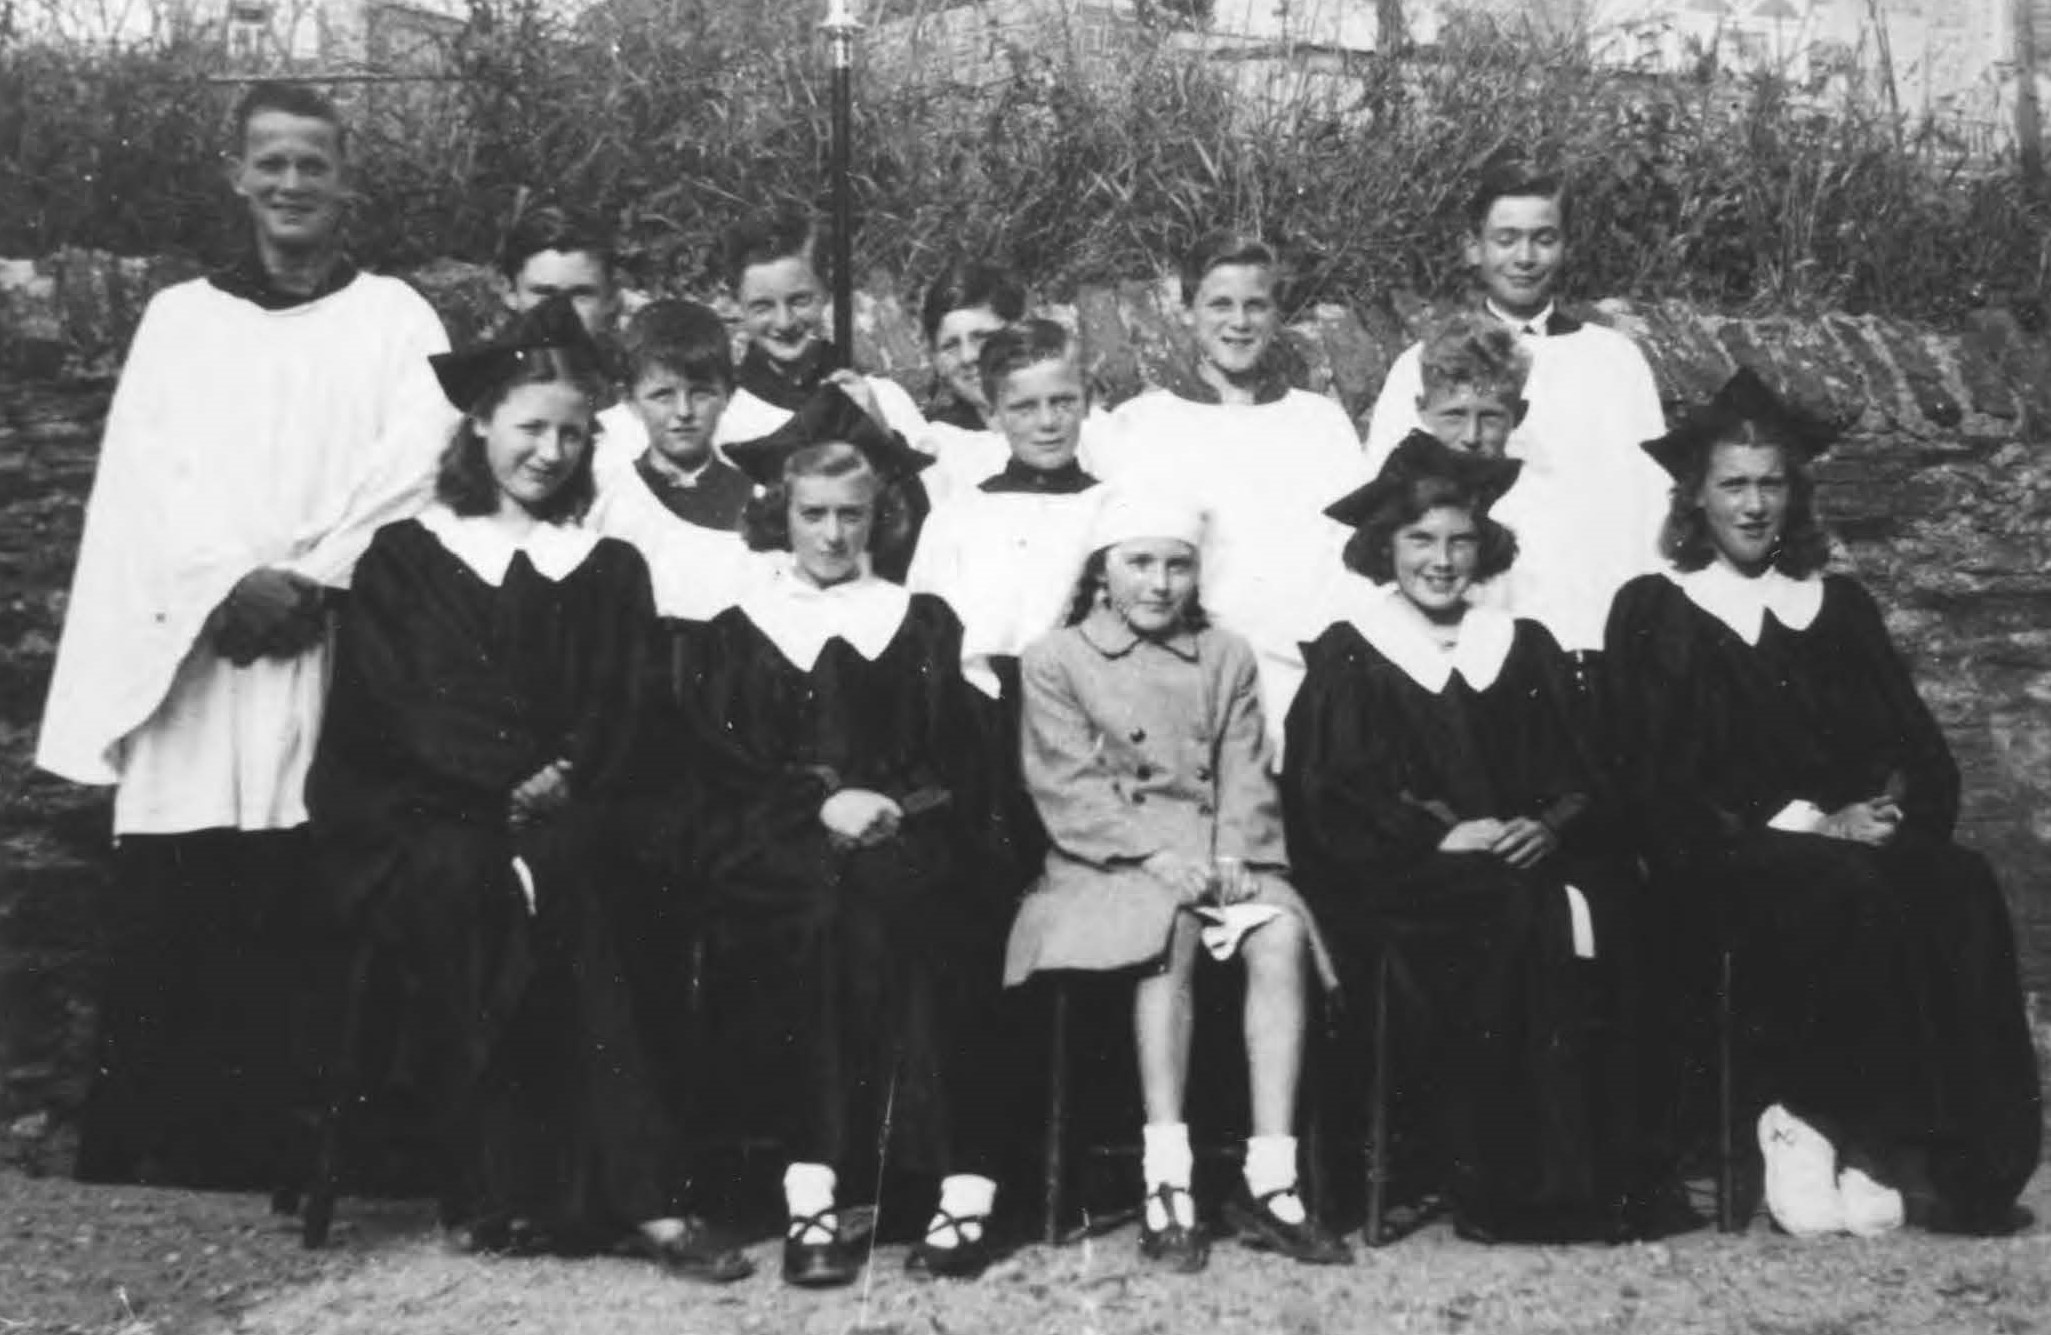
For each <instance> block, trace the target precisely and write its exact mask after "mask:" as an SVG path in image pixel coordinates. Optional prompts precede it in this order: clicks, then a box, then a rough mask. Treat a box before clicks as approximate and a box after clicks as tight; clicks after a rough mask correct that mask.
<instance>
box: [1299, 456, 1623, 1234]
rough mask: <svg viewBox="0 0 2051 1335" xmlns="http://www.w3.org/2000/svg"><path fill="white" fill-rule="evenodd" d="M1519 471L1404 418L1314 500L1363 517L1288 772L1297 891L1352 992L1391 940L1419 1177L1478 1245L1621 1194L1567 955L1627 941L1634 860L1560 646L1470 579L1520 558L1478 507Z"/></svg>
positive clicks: (1398, 1068)
mask: <svg viewBox="0 0 2051 1335" xmlns="http://www.w3.org/2000/svg"><path fill="white" fill-rule="evenodd" d="M1518 469H1519V465H1518V464H1517V463H1516V462H1515V461H1505V460H1495V459H1489V458H1486V457H1485V456H1481V455H1474V454H1463V453H1460V452H1457V451H1455V450H1453V449H1451V448H1449V447H1448V446H1446V445H1444V444H1442V443H1440V442H1439V441H1437V440H1436V439H1433V438H1432V437H1430V436H1424V435H1412V436H1410V437H1408V438H1406V439H1405V440H1404V441H1403V442H1402V443H1401V444H1400V445H1399V446H1398V447H1397V448H1396V450H1395V452H1394V453H1393V454H1391V455H1390V457H1389V459H1388V462H1387V463H1386V464H1385V465H1384V467H1383V468H1382V471H1381V473H1380V474H1379V475H1378V476H1377V477H1376V478H1375V479H1374V481H1372V482H1370V483H1369V484H1368V485H1366V486H1365V487H1362V488H1361V489H1360V490H1358V491H1356V492H1354V493H1353V494H1352V495H1349V496H1347V497H1346V498H1345V499H1343V500H1341V501H1339V502H1337V503H1335V504H1334V505H1333V506H1332V507H1331V508H1330V509H1329V510H1328V511H1327V512H1326V513H1327V514H1329V515H1331V516H1332V517H1333V518H1335V519H1337V520H1339V521H1340V522H1342V523H1346V524H1350V525H1353V526H1354V527H1355V533H1354V536H1353V538H1352V539H1351V541H1350V542H1349V543H1348V544H1347V546H1346V550H1345V565H1346V568H1347V569H1348V570H1350V571H1352V572H1353V573H1354V574H1355V575H1357V576H1359V577H1360V578H1358V579H1354V580H1351V581H1349V586H1350V587H1349V588H1348V590H1347V597H1346V598H1345V599H1344V601H1343V602H1342V604H1341V605H1342V606H1344V607H1345V608H1346V612H1345V616H1344V618H1343V619H1342V620H1339V621H1337V622H1335V623H1334V624H1333V625H1331V626H1330V627H1328V628H1327V629H1326V630H1325V632H1324V633H1323V634H1322V635H1320V636H1319V637H1318V638H1317V640H1316V641H1315V642H1313V643H1312V644H1310V645H1309V646H1307V647H1306V650H1305V654H1306V665H1307V675H1306V676H1305V679H1304V683H1303V689H1302V691H1301V692H1300V693H1299V694H1298V695H1297V697H1296V702H1295V704H1294V706H1293V707H1292V708H1291V710H1290V713H1289V720H1288V727H1287V738H1288V742H1287V746H1286V748H1285V753H1284V754H1285V761H1284V769H1283V776H1282V789H1283V810H1284V812H1285V813H1286V815H1287V820H1288V831H1289V847H1290V849H1291V851H1292V852H1293V853H1294V854H1295V857H1296V865H1297V868H1298V874H1299V876H1300V877H1301V882H1302V885H1303V888H1304V894H1305V896H1306V897H1307V898H1308V899H1309V900H1310V902H1311V904H1312V905H1313V906H1314V907H1315V908H1316V910H1317V914H1318V918H1319V921H1320V922H1321V923H1323V924H1324V926H1325V929H1326V930H1327V931H1328V932H1330V933H1331V935H1332V941H1333V946H1334V952H1335V954H1336V955H1337V957H1338V959H1339V961H1340V970H1341V976H1342V977H1343V978H1344V979H1345V983H1346V988H1347V992H1348V994H1349V995H1351V996H1354V997H1357V998H1361V999H1363V1000H1364V1001H1365V999H1368V998H1372V997H1373V996H1374V995H1375V988H1374V987H1373V976H1374V975H1373V968H1374V965H1375V963H1376V962H1377V961H1379V960H1381V959H1382V958H1383V957H1384V956H1386V961H1387V967H1389V968H1390V969H1391V971H1392V974H1391V976H1392V978H1393V979H1394V981H1395V986H1393V987H1391V988H1390V989H1389V991H1388V996H1389V999H1390V1004H1391V1005H1393V1006H1395V1007H1396V1010H1395V1011H1394V1012H1393V1014H1392V1016H1391V1023H1390V1032H1391V1034H1392V1035H1393V1040H1392V1041H1393V1042H1394V1044H1395V1047H1396V1052H1395V1056H1394V1058H1393V1059H1392V1060H1391V1061H1390V1062H1389V1069H1390V1070H1391V1071H1392V1072H1393V1073H1394V1074H1395V1076H1397V1077H1399V1078H1402V1079H1404V1080H1405V1081H1406V1082H1407V1083H1408V1085H1409V1087H1410V1088H1413V1089H1414V1088H1416V1087H1417V1086H1418V1085H1419V1084H1422V1085H1423V1086H1424V1087H1426V1088H1428V1089H1430V1090H1431V1091H1432V1095H1433V1097H1432V1098H1430V1099H1429V1100H1428V1101H1426V1108H1427V1111H1428V1113H1429V1115H1430V1118H1431V1124H1432V1126H1434V1127H1435V1128H1436V1129H1437V1133H1438V1134H1437V1135H1436V1137H1435V1139H1436V1141H1437V1146H1436V1149H1437V1151H1438V1153H1437V1156H1436V1158H1437V1161H1438V1164H1437V1166H1438V1169H1439V1171H1440V1172H1442V1173H1443V1176H1442V1177H1439V1178H1438V1179H1437V1180H1436V1181H1435V1182H1434V1183H1433V1185H1442V1186H1443V1189H1444V1191H1445V1193H1446V1195H1447V1196H1448V1197H1449V1198H1450V1202H1451V1205H1452V1208H1453V1212H1454V1220H1455V1227H1456V1229H1457V1230H1458V1231H1459V1232H1460V1233H1461V1235H1462V1236H1465V1237H1470V1238H1475V1239H1479V1240H1484V1241H1493V1240H1499V1239H1500V1240H1510V1239H1532V1240H1538V1239H1555V1238H1560V1237H1571V1236H1576V1235H1578V1234H1581V1233H1584V1232H1592V1233H1608V1232H1610V1231H1611V1228H1612V1221H1614V1220H1615V1218H1616V1211H1617V1209H1618V1208H1620V1207H1621V1204H1622V1201H1621V1199H1620V1198H1621V1195H1622V1188H1621V1185H1620V1183H1619V1181H1618V1173H1619V1166H1616V1165H1608V1164H1599V1163H1597V1162H1596V1161H1595V1159H1594V1150H1593V1146H1592V1144H1591V1140H1592V1139H1593V1138H1592V1136H1591V1134H1590V1131H1589V1126H1588V1122H1589V1115H1588V1113H1589V1110H1588V1106H1587V1100H1586V1098H1585V1095H1584V1087H1585V1084H1586V1080H1585V1078H1584V1075H1585V1073H1584V1071H1583V1069H1582V1068H1581V1066H1580V1064H1579V1062H1578V1060H1577V1059H1576V1057H1577V1052H1578V1049H1579V1046H1580V1045H1579V1044H1578V1043H1577V1042H1576V1041H1575V1039H1576V1036H1577V1035H1578V1033H1579V1031H1580V1028H1581V1026H1580V1025H1579V1024H1578V1022H1577V1019H1578V1012H1577V1000H1578V997H1579V990H1578V981H1579V980H1578V979H1577V977H1576V974H1575V970H1574V967H1573V966H1574V963H1575V958H1576V956H1582V957H1592V958H1596V959H1600V960H1603V961H1604V962H1606V963H1608V962H1612V961H1614V962H1615V964H1622V963H1624V962H1626V961H1627V960H1628V958H1629V955H1630V951H1629V950H1628V949H1627V946H1628V943H1629V940H1630V928H1629V927H1628V926H1627V925H1626V924H1625V921H1624V913H1625V909H1626V906H1627V903H1628V900H1629V898H1630V893H1631V891H1632V889H1633V886H1634V879H1633V876H1632V873H1631V870H1630V868H1629V866H1628V864H1627V863H1625V862H1623V861H1622V860H1620V859H1619V858H1617V857H1615V856H1613V855H1610V854H1609V853H1608V851H1607V849H1606V847H1605V841H1604V840H1603V839H1602V838H1601V837H1600V836H1601V834H1602V833H1603V831H1602V826H1603V824H1604V822H1603V820H1602V816H1603V811H1602V805H1601V803H1600V802H1599V801H1598V800H1597V796H1598V794H1597V791H1596V783H1595V780H1594V777H1593V775H1594V769H1593V766H1592V765H1591V764H1590V763H1589V761H1590V758H1591V755H1592V748H1584V746H1583V744H1582V741H1581V739H1579V738H1577V736H1576V735H1575V731H1574V729H1573V727H1572V725H1571V724H1570V723H1569V718H1570V715H1569V714H1568V712H1567V704H1568V699H1569V696H1568V690H1569V672H1568V665H1567V662H1566V659H1565V656H1564V655H1563V654H1562V653H1561V652H1560V649H1559V647H1558V646H1557V645H1556V644H1555V643H1554V641H1553V638H1552V636H1551V635H1550V634H1548V633H1547V631H1546V630H1545V628H1544V627H1542V626H1540V625H1539V624H1538V623H1536V622H1533V621H1522V620H1512V619H1511V618H1510V617H1509V616H1508V615H1506V614H1504V613H1502V612H1499V611H1495V610H1492V609H1488V608H1484V607H1477V606H1474V605H1472V604H1471V603H1470V599H1469V595H1470V593H1471V592H1472V591H1473V589H1474V587H1475V586H1476V585H1477V584H1480V583H1483V582H1485V581H1487V580H1489V579H1491V578H1494V577H1496V576H1499V575H1501V574H1502V573H1503V571H1504V570H1506V569H1508V568H1509V566H1510V564H1511V562H1512V561H1513V560H1514V559H1515V556H1516V551H1517V547H1516V540H1515V538H1514V537H1512V535H1511V534H1510V533H1509V531H1508V530H1506V529H1504V528H1503V527H1502V526H1501V525H1499V524H1497V523H1496V522H1495V521H1494V520H1492V519H1491V518H1489V516H1488V507H1489V505H1490V504H1491V503H1492V502H1493V501H1494V500H1495V499H1496V498H1497V497H1498V496H1500V495H1501V494H1502V493H1503V492H1504V491H1505V490H1507V489H1508V488H1509V486H1510V485H1511V483H1512V482H1514V481H1515V479H1516V477H1517V473H1518ZM1371 581H1372V582H1371ZM1377 583H1378V584H1380V585H1381V587H1376V584H1377ZM1620 1009H1622V1010H1625V1011H1628V1010H1629V1009H1630V1008H1629V1005H1628V1002H1627V1003H1626V1004H1625V1005H1624V1006H1622V1007H1620ZM1619 1083H1621V1082H1619ZM1382 1096H1383V1097H1387V1096H1388V1095H1387V1092H1386V1091H1384V1093H1383V1095H1382ZM1620 1101H1621V1102H1623V1103H1624V1104H1626V1105H1627V1106H1628V1102H1629V1097H1628V1091H1627V1090H1625V1091H1620ZM1615 1138H1616V1137H1614V1136H1612V1137H1611V1138H1610V1139H1615Z"/></svg>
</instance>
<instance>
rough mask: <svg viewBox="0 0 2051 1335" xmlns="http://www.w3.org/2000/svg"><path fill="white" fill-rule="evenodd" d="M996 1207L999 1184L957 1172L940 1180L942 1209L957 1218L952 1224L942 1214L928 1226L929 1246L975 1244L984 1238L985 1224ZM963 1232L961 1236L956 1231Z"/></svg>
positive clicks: (960, 1233)
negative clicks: (961, 1243) (955, 1222)
mask: <svg viewBox="0 0 2051 1335" xmlns="http://www.w3.org/2000/svg"><path fill="white" fill-rule="evenodd" d="M996 1208H997V1184H996V1183H995V1182H992V1181H991V1180H990V1179H989V1178H987V1177H979V1176H978V1175H976V1174H974V1173H954V1174H951V1175H949V1176H947V1177H943V1178H941V1179H940V1209H941V1210H942V1211H943V1212H944V1213H945V1214H950V1215H953V1216H954V1217H955V1219H957V1220H958V1221H960V1222H959V1224H958V1225H957V1224H949V1223H947V1222H946V1221H945V1219H944V1218H943V1217H942V1215H941V1214H935V1215H934V1216H933V1222H932V1223H930V1224H928V1225H926V1245H927V1246H928V1247H952V1246H954V1245H955V1243H956V1242H976V1241H978V1240H980V1239H981V1238H982V1236H983V1221H984V1220H985V1219H988V1218H989V1217H990V1212H991V1211H992V1210H994V1209H996ZM957 1227H958V1228H959V1229H960V1232H959V1234H957V1233H956V1231H955V1230H956V1228H957Z"/></svg>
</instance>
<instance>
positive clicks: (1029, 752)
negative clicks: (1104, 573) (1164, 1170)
mask: <svg viewBox="0 0 2051 1335" xmlns="http://www.w3.org/2000/svg"><path fill="white" fill-rule="evenodd" d="M1255 673H1256V669H1255V666H1254V657H1253V650H1252V649H1251V648H1249V647H1248V646H1247V643H1246V641H1244V640H1242V639H1240V638H1239V637H1238V636H1236V635H1234V634H1232V633H1230V632H1229V631H1224V630H1219V629H1216V628H1207V629H1204V630H1198V631H1183V632H1179V633H1177V634H1176V635H1174V636H1172V637H1169V638H1167V639H1164V640H1153V639H1148V638H1144V637H1142V636H1140V635H1138V634H1137V633H1136V632H1134V631H1133V630H1132V629H1131V628H1130V627H1129V626H1127V625H1126V624H1125V621H1124V620H1123V618H1121V617H1119V616H1118V615H1117V613H1115V612H1113V611H1111V610H1110V609H1109V608H1105V607H1099V608H1097V609H1096V610H1095V611H1093V612H1092V613H1091V614H1090V615H1089V616H1088V617H1086V618H1085V619H1084V620H1083V621H1082V622H1081V623H1079V624H1077V625H1073V626H1066V627H1063V628H1062V629H1060V630H1057V631H1055V632H1053V633H1052V634H1050V635H1047V636H1044V637H1042V638H1041V639H1039V640H1037V641H1035V642H1034V643H1033V644H1032V645H1030V646H1029V647H1028V648H1027V649H1026V651H1025V654H1024V655H1023V657H1022V659H1021V663H1020V676H1021V678H1022V681H1023V685H1024V698H1023V709H1022V715H1021V719H1020V725H1019V728H1020V734H1021V749H1022V760H1023V765H1024V770H1025V781H1026V787H1027V789H1028V790H1029V791H1030V792H1031V793H1032V797H1033V802H1034V804H1035V805H1036V806H1037V807H1038V808H1039V812H1040V819H1041V821H1042V822H1043V823H1044V824H1045V826H1046V829H1047V836H1048V840H1049V844H1050V847H1049V849H1048V853H1047V860H1046V866H1045V869H1044V871H1043V872H1042V874H1041V877H1040V879H1039V881H1038V883H1037V884H1036V885H1035V886H1034V887H1033V889H1032V890H1031V892H1030V893H1028V894H1027V896H1026V898H1025V901H1024V903H1023V904H1022V905H1021V906H1020V908H1019V913H1018V918H1017V920H1016V921H1015V922H1014V923H1013V924H1012V929H1011V939H1010V943H1009V947H1008V949H1007V950H1006V953H1005V963H1004V981H1005V984H1006V985H1007V986H1011V985H1015V984H1018V983H1021V982H1023V981H1025V979H1027V978H1028V977H1030V976H1031V975H1032V974H1033V973H1034V972H1036V971H1038V970H1041V969H1092V970H1103V969H1120V968H1126V967H1129V966H1132V965H1139V964H1145V963H1147V962H1149V961H1152V960H1155V959H1158V958H1160V957H1161V955H1162V954H1163V952H1164V951H1165V950H1166V949H1167V945H1168V939H1169V933H1170V931H1171V930H1172V928H1173V926H1174V922H1175V915H1176V913H1177V912H1178V911H1180V910H1181V908H1182V905H1181V902H1180V900H1179V899H1178V898H1177V896H1176V894H1175V892H1174V891H1172V890H1170V889H1169V888H1168V887H1167V886H1166V885H1164V884H1162V883H1161V882H1160V881H1158V880H1156V879H1155V878H1154V877H1152V876H1150V875H1148V874H1147V873H1146V872H1145V871H1144V870H1142V869H1141V866H1140V864H1141V863H1142V862H1144V861H1145V860H1146V859H1147V858H1148V857H1150V856H1152V855H1153V854H1155V853H1158V852H1164V851H1165V852H1173V853H1179V854H1182V855H1184V856H1186V857H1192V858H1197V859H1200V860H1203V859H1210V858H1213V857H1232V858H1238V859H1240V860H1241V861H1243V862H1244V863H1245V864H1246V865H1247V867H1248V868H1249V869H1250V870H1253V871H1257V872H1259V873H1261V874H1262V875H1261V881H1262V891H1261V898H1262V899H1263V900H1266V901H1268V902H1277V903H1280V904H1282V905H1283V906H1284V907H1286V908H1288V909H1290V910H1291V911H1293V912H1296V913H1298V914H1299V915H1301V916H1302V917H1303V918H1304V920H1305V922H1306V924H1309V921H1310V919H1309V913H1308V911H1307V910H1306V909H1304V907H1303V904H1302V901H1301V900H1300V899H1298V898H1297V896H1296V894H1295V892H1294V891H1293V890H1292V889H1290V887H1289V885H1288V883H1287V882H1286V881H1285V880H1283V879H1282V878H1283V876H1284V875H1285V874H1286V873H1287V871H1288V864H1289V856H1288V852H1287V850H1286V848H1285V847H1284V845H1283V838H1282V811H1281V804H1280V799H1279V798H1278V796H1277V794H1276V789H1275V782H1274V778H1273V776H1272V774H1271V773H1270V767H1269V758H1270V753H1269V743H1268V734H1267V729H1266V726H1265V724H1264V722H1263V720H1262V717H1261V703H1260V686H1259V682H1258V680H1257V678H1256V675H1255Z"/></svg>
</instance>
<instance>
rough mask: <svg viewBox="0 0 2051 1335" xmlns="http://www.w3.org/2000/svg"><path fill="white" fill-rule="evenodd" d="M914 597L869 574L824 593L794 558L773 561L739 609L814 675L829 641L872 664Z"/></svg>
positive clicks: (801, 668)
mask: <svg viewBox="0 0 2051 1335" xmlns="http://www.w3.org/2000/svg"><path fill="white" fill-rule="evenodd" d="M910 607H911V595H910V594H909V593H907V592H905V590H904V588H903V586H902V585H897V584H892V583H890V582H889V581H887V580H881V579H878V578H876V577H875V576H874V575H872V574H870V573H869V571H868V568H867V561H866V559H865V560H864V563H863V570H862V574H861V575H860V577H858V578H856V579H851V580H848V581H847V582H846V583H844V584H835V585H833V586H832V587H831V588H825V589H822V588H820V587H819V586H818V585H816V584H814V583H812V582H811V581H810V580H807V579H805V578H804V577H803V576H802V575H800V574H798V572H797V570H796V568H795V565H794V558H792V557H788V556H786V557H784V558H783V559H782V560H780V561H776V562H773V563H771V565H770V567H769V571H768V577H767V578H766V579H761V580H758V581H756V582H755V585H754V587H753V588H752V589H750V590H749V591H748V593H747V594H746V596H744V597H743V598H742V599H741V601H740V609H741V612H742V614H743V615H744V616H746V617H747V618H748V620H750V621H752V622H754V623H755V628H756V629H757V630H759V631H761V632H762V634H763V635H765V636H766V637H768V639H769V642H770V643H771V644H773V645H775V646H776V647H777V649H779V650H780V651H782V653H783V656H784V657H785V658H788V659H789V660H790V661H791V665H792V666H793V667H795V668H797V669H798V670H799V671H800V672H810V671H811V670H812V665H813V664H815V663H817V662H818V661H819V655H820V654H821V653H823V652H824V651H825V649H826V644H827V641H829V640H835V639H838V640H842V641H845V642H846V643H847V644H848V646H849V647H851V648H852V649H853V650H854V651H855V652H856V653H858V654H860V655H861V656H862V657H864V658H866V659H869V660H870V661H872V662H873V661H874V660H875V659H876V656H877V655H879V654H881V653H882V652H883V651H884V650H885V649H887V648H889V647H890V641H891V640H892V639H894V638H895V637H896V635H897V628H898V627H899V626H902V625H903V624H904V618H905V612H906V611H907V610H908V609H909V608H910Z"/></svg>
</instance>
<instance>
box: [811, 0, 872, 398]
mask: <svg viewBox="0 0 2051 1335" xmlns="http://www.w3.org/2000/svg"><path fill="white" fill-rule="evenodd" d="M848 6H849V0H828V2H827V7H826V21H825V22H824V23H821V24H820V25H819V27H820V30H821V31H823V32H824V33H825V34H826V43H827V47H828V50H829V51H830V52H831V54H832V58H833V162H832V172H833V348H834V359H835V360H836V361H838V362H839V364H840V365H842V366H852V365H854V359H855V263H854V257H855V247H854V235H855V198H854V183H853V181H852V179H851V175H852V169H851V168H850V166H849V162H848V147H849V143H850V141H851V140H852V139H853V138H854V88H853V84H854V65H855V34H856V33H858V32H860V31H861V30H862V25H861V24H860V23H858V22H856V21H855V16H854V13H853V11H852V10H851V9H850V8H849V7H848Z"/></svg>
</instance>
